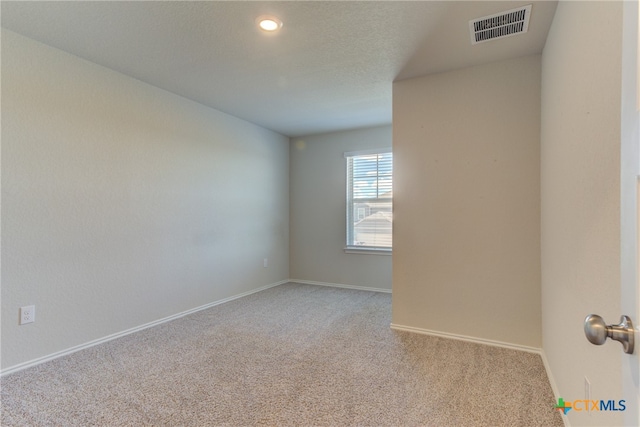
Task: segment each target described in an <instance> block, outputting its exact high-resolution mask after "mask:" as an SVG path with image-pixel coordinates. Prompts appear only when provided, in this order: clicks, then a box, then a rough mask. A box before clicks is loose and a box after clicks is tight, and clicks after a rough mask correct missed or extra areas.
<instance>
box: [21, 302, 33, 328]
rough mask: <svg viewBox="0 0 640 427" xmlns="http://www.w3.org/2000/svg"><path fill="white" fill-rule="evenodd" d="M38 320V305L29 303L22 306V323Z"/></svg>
mask: <svg viewBox="0 0 640 427" xmlns="http://www.w3.org/2000/svg"><path fill="white" fill-rule="evenodd" d="M35 321H36V306H35V305H27V306H25V307H20V324H21V325H24V324H27V323H33V322H35Z"/></svg>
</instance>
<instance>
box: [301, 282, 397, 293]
mask: <svg viewBox="0 0 640 427" xmlns="http://www.w3.org/2000/svg"><path fill="white" fill-rule="evenodd" d="M289 282H291V283H301V284H303V285H316V286H328V287H331V288H345V289H356V290H359V291H372V292H384V293H387V294H390V293H391V289H383V288H370V287H367V286H356V285H343V284H341V283H327V282H314V281H312V280H298V279H289Z"/></svg>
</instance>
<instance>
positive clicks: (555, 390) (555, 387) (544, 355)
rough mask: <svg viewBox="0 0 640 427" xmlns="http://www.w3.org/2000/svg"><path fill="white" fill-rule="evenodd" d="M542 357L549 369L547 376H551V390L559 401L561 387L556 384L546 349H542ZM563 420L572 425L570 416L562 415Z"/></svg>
mask: <svg viewBox="0 0 640 427" xmlns="http://www.w3.org/2000/svg"><path fill="white" fill-rule="evenodd" d="M540 357H541V358H542V363H543V364H544V369H545V371H547V378H549V384H550V385H551V390H552V391H553V396H554V398H555V401H556V402H557V401H558V399H559V398H560V397H561V396H560V389H558V385H557V384H556V380H555V378H554V376H553V372H552V371H551V366H550V365H549V360H547V353H545V352H544V349H541V350H540ZM562 422H563V423H564V426H565V427H571V423H569V417H567V416H566V415H562Z"/></svg>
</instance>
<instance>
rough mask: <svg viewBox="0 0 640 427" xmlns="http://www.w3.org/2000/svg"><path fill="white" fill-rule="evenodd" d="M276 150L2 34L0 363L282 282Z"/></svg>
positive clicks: (282, 204)
mask: <svg viewBox="0 0 640 427" xmlns="http://www.w3.org/2000/svg"><path fill="white" fill-rule="evenodd" d="M288 153H289V140H288V138H286V137H284V136H282V135H279V134H276V133H273V132H270V131H267V130H265V129H262V128H260V127H258V126H255V125H252V124H250V123H247V122H244V121H242V120H239V119H236V118H233V117H231V116H228V115H225V114H223V113H220V112H218V111H215V110H212V109H209V108H206V107H204V106H202V105H199V104H196V103H194V102H191V101H188V100H186V99H184V98H181V97H178V96H175V95H173V94H171V93H168V92H165V91H162V90H160V89H157V88H154V87H152V86H149V85H147V84H144V83H141V82H140V81H137V80H134V79H131V78H128V77H125V76H123V75H121V74H118V73H116V72H114V71H111V70H108V69H105V68H103V67H100V66H98V65H95V64H92V63H90V62H87V61H84V60H81V59H79V58H77V57H74V56H71V55H68V54H66V53H63V52H62V51H59V50H56V49H53V48H50V47H47V46H45V45H42V44H39V43H37V42H34V41H32V40H29V39H27V38H24V37H22V36H19V35H17V34H15V33H12V32H9V31H3V32H2V202H3V203H2V367H3V368H7V367H11V366H14V365H16V364H20V363H22V362H26V361H29V360H32V359H35V358H40V357H43V356H46V355H49V354H52V353H54V352H57V351H61V350H65V349H68V348H70V347H73V346H76V345H80V344H83V343H86V342H89V341H91V340H95V339H100V338H102V337H105V336H107V335H109V334H114V333H118V332H121V331H123V330H126V329H128V328H133V327H137V326H139V325H143V324H145V323H148V322H152V321H155V320H157V319H161V318H164V317H167V316H170V315H174V314H176V313H180V312H183V311H185V310H189V309H192V308H195V307H199V306H202V305H205V304H207V303H211V302H213V301H217V300H220V299H223V298H227V297H230V296H233V295H237V294H240V293H243V292H247V291H251V290H253V289H256V288H259V287H261V286H265V285H268V284H271V283H275V282H278V281H281V280H286V279H287V278H288V273H289V266H288V263H289V256H288V241H289V237H288V228H289V226H288V216H289V211H288V199H289V184H288V179H289V172H288ZM265 257H268V258H269V267H268V268H263V258H265ZM30 304H35V306H36V322H35V323H33V324H29V325H24V326H18V308H19V307H20V306H24V305H30Z"/></svg>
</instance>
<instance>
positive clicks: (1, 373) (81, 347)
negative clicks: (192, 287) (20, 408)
mask: <svg viewBox="0 0 640 427" xmlns="http://www.w3.org/2000/svg"><path fill="white" fill-rule="evenodd" d="M288 282H289V280H283V281H280V282H276V283H271V284H269V285H265V286H262V287H259V288H257V289H253V290H251V291H247V292H243V293H241V294H238V295H233V296H230V297H228V298H224V299H221V300H218V301H214V302H211V303H209V304H205V305H201V306H200V307H196V308H192V309H191V310H187V311H183V312H181V313H178V314H174V315H171V316H167V317H164V318H162V319H158V320H154V321H153V322H149V323H145V324H144V325H140V326H136V327H134V328H131V329H127V330H125V331H121V332H116V333H115V334H111V335H107V336H106V337H102V338H98V339H96V340H93V341H89V342H87V343H84V344H80V345H77V346H74V347H71V348H68V349H66V350H61V351H58V352H55V353H52V354H49V355H47V356H43V357H38V358H37V359H33V360H29V361H27V362H23V363H19V364H17V365H14V366H10V367H8V368H6V369H3V370H2V371H0V376H4V375H8V374H12V373H14V372H18V371H21V370H23V369H27V368H30V367H32V366H36V365H39V364H41V363H44V362H48V361H50V360H53V359H57V358H58V357H62V356H66V355H68V354H71V353H75V352H76V351H80V350H84V349H86V348H89V347H93V346H94V345H98V344H103V343H106V342H108V341H111V340H114V339H116V338H120V337H124V336H125V335H129V334H133V333H135V332H139V331H142V330H143V329H147V328H151V327H153V326H157V325H160V324H162V323H166V322H170V321H172V320H175V319H179V318H180V317H184V316H187V315H189V314H192V313H195V312H198V311H201V310H206V309H207V308H211V307H214V306H216V305H220V304H224V303H225V302H229V301H233V300H235V299H238V298H242V297H246V296H247V295H251V294H255V293H256V292H260V291H264V290H266V289H269V288H273V287H275V286H279V285H282V284H285V283H288Z"/></svg>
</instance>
